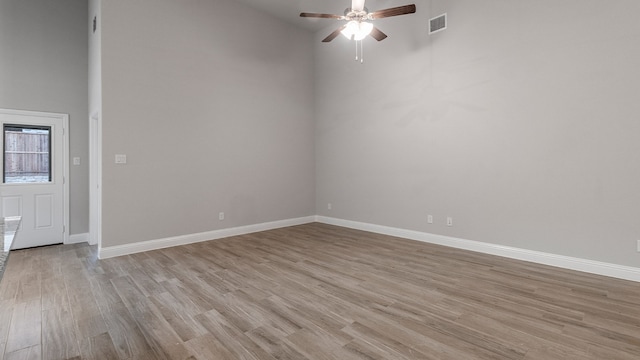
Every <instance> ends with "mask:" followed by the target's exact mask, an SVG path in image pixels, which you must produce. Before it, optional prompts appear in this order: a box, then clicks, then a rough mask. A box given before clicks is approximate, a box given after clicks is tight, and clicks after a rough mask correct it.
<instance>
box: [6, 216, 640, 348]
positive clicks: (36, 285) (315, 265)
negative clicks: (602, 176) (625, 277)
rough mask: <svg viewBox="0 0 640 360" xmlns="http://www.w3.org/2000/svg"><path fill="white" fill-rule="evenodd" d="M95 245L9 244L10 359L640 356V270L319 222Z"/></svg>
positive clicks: (8, 333)
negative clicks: (487, 251) (597, 267)
mask: <svg viewBox="0 0 640 360" xmlns="http://www.w3.org/2000/svg"><path fill="white" fill-rule="evenodd" d="M95 250H96V249H95V247H90V246H86V245H71V246H52V247H45V248H38V249H30V250H21V251H16V252H14V253H12V254H11V257H10V259H9V264H8V266H7V269H6V273H5V275H4V278H3V279H2V282H1V283H0V354H3V356H4V358H5V359H11V360H13V359H267V360H269V359H340V360H350V359H455V360H464V359H527V360H531V359H545V360H546V359H564V360H567V359H580V360H585V359H598V360H603V359H607V360H608V359H629V360H631V359H634V360H638V359H640V284H639V283H634V282H628V281H622V280H616V279H611V278H606V277H600V276H595V275H589V274H583V273H578V272H573V271H568V270H562V269H557V268H551V267H547V266H541V265H535V264H531V263H526V262H520V261H513V260H508V259H504V258H499V257H494V256H489V255H482V254H477V253H472V252H467V251H462V250H456V249H450V248H445V247H440V246H434V245H429V244H424V243H419V242H414V241H409V240H404V239H398V238H393V237H388V236H382V235H377V234H371V233H366V232H361V231H356V230H350V229H344V228H339V227H334V226H329V225H323V224H308V225H302V226H296V227H291V228H285V229H279V230H273V231H266V232H261V233H256V234H251V235H245V236H237V237H232V238H227V239H222V240H216V241H210V242H204V243H198V244H193V245H187V246H181V247H174V248H169V249H164V250H156V251H150V252H146V253H140V254H135V255H130V256H123V257H119V258H114V259H107V260H97V259H96V254H95ZM0 357H2V356H0Z"/></svg>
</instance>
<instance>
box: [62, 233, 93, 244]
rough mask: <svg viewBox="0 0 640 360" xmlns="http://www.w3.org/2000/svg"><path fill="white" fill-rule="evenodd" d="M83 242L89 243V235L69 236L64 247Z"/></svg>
mask: <svg viewBox="0 0 640 360" xmlns="http://www.w3.org/2000/svg"><path fill="white" fill-rule="evenodd" d="M85 242H86V243H88V242H89V233H82V234H73V235H69V239H68V240H67V241H66V242H65V245H69V244H79V243H85Z"/></svg>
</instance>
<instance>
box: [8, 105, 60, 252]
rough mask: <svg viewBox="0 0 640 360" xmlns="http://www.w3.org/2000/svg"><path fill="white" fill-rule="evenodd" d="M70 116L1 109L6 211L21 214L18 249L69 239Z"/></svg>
mask: <svg viewBox="0 0 640 360" xmlns="http://www.w3.org/2000/svg"><path fill="white" fill-rule="evenodd" d="M67 124H68V116H67V115H62V114H49V113H39V112H27V111H15V110H3V109H0V129H1V130H2V136H1V138H2V140H1V141H2V156H0V164H1V165H2V182H1V183H0V187H1V188H0V210H1V211H2V216H5V217H6V216H21V217H22V223H21V225H20V229H19V231H18V234H17V236H16V238H15V239H14V243H13V249H23V248H29V247H34V246H43V245H51V244H60V243H63V242H64V241H65V233H64V232H65V227H66V226H65V224H66V220H65V219H66V212H67V211H66V204H65V202H66V199H65V189H66V187H65V184H64V181H65V172H66V163H65V159H66V154H65V152H66V151H65V150H67V146H66V143H65V128H66V127H67Z"/></svg>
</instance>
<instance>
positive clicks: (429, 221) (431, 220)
mask: <svg viewBox="0 0 640 360" xmlns="http://www.w3.org/2000/svg"><path fill="white" fill-rule="evenodd" d="M427 224H433V215H427Z"/></svg>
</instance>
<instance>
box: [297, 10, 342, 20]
mask: <svg viewBox="0 0 640 360" xmlns="http://www.w3.org/2000/svg"><path fill="white" fill-rule="evenodd" d="M300 17H308V18H323V19H342V17H343V16H342V15H335V14H318V13H307V12H303V13H300Z"/></svg>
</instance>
